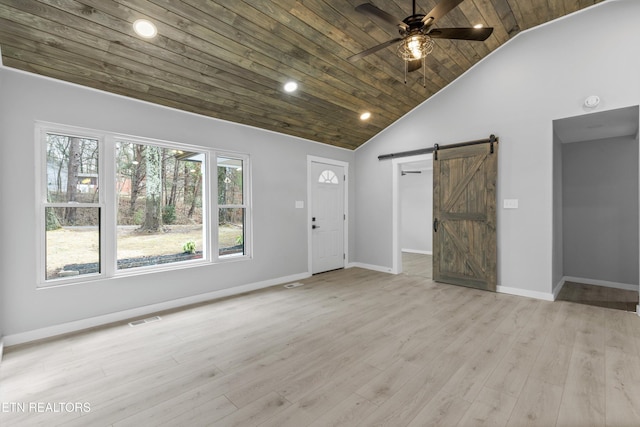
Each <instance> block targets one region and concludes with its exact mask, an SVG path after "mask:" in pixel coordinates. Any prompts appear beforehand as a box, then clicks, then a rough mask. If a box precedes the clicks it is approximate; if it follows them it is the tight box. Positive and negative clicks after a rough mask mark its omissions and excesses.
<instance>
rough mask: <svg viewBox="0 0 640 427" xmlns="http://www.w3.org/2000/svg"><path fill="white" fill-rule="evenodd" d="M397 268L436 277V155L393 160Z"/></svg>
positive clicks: (394, 235)
mask: <svg viewBox="0 0 640 427" xmlns="http://www.w3.org/2000/svg"><path fill="white" fill-rule="evenodd" d="M392 169H393V193H394V194H393V199H394V203H393V242H394V244H393V246H394V249H393V251H394V257H393V269H392V271H393V272H394V273H395V274H400V273H403V274H407V275H412V276H420V277H423V278H427V279H432V278H433V275H432V271H433V262H432V255H433V234H432V230H431V223H432V216H433V155H432V154H426V155H420V156H412V157H405V158H401V159H394V160H393V161H392Z"/></svg>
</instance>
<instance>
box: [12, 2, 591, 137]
mask: <svg viewBox="0 0 640 427" xmlns="http://www.w3.org/2000/svg"><path fill="white" fill-rule="evenodd" d="M365 1H366V0H298V1H295V0H181V1H178V0H114V1H109V0H40V1H36V0H0V48H1V49H2V60H3V64H4V65H5V66H8V67H13V68H17V69H21V70H26V71H30V72H33V73H37V74H42V75H45V76H50V77H54V78H57V79H60V80H65V81H69V82H74V83H78V84H80V85H85V86H90V87H93V88H97V89H102V90H105V91H108V92H112V93H117V94H121V95H126V96H129V97H132V98H137V99H142V100H146V101H150V102H153V103H157V104H162V105H167V106H170V107H175V108H178V109H181V110H186V111H191V112H194V113H199V114H203V115H206V116H211V117H217V118H220V119H224V120H229V121H232V122H236V123H243V124H247V125H251V126H256V127H259V128H263V129H269V130H272V131H276V132H281V133H285V134H289V135H294V136H298V137H302V138H307V139H310V140H313V141H318V142H322V143H326V144H331V145H335V146H339V147H344V148H348V149H355V148H356V147H358V146H360V145H361V144H363V143H364V142H366V141H367V140H368V139H370V138H371V137H373V136H374V135H375V134H377V133H378V132H380V131H381V130H382V129H384V128H385V127H387V126H389V125H390V124H391V123H392V122H394V121H395V120H397V119H398V118H400V117H401V116H402V115H403V114H405V113H407V112H408V111H410V110H411V109H413V108H414V107H416V106H417V105H418V104H420V103H421V102H423V101H424V100H426V99H427V98H429V97H430V96H431V95H433V94H434V93H436V92H437V91H439V90H440V89H442V88H443V87H444V86H446V85H447V84H449V83H451V82H452V81H453V80H455V79H456V78H457V77H458V76H460V75H461V74H462V73H463V72H464V71H465V70H467V69H468V68H469V67H471V66H472V65H473V64H475V63H476V62H478V61H479V60H480V59H481V58H483V57H484V56H486V55H487V54H488V53H489V52H491V51H492V50H494V49H496V48H497V47H498V46H500V45H501V44H503V43H505V42H506V41H507V40H509V39H510V38H511V37H513V36H515V35H516V34H518V33H519V32H520V31H523V30H526V29H528V28H531V27H534V26H536V25H539V24H541V23H544V22H547V21H550V20H552V19H555V18H558V17H561V16H563V15H566V14H568V13H571V12H574V11H577V10H580V9H582V8H585V7H588V6H591V5H593V4H594V3H598V2H599V1H601V0H465V1H464V2H462V3H461V4H460V5H459V6H458V7H457V8H455V9H454V10H452V11H451V12H450V13H449V14H447V15H446V16H445V17H443V18H442V19H441V20H439V21H438V22H437V24H436V27H470V26H473V25H475V24H483V25H484V26H489V27H494V28H495V30H494V32H493V34H492V35H491V37H489V38H488V39H487V40H486V41H485V42H467V41H449V40H442V39H438V40H436V41H435V45H436V46H435V48H434V51H433V53H432V54H431V55H429V57H428V58H427V60H426V64H427V67H426V77H427V79H426V80H427V81H426V88H425V87H423V86H422V73H421V72H419V71H418V72H414V73H410V74H409V80H408V82H407V84H405V83H404V68H403V67H404V66H403V62H402V61H401V60H400V59H399V58H398V56H397V54H396V49H395V46H393V47H390V48H386V49H384V50H382V51H380V52H378V53H377V54H374V55H370V56H368V57H366V58H365V59H363V60H360V61H358V62H356V63H351V62H348V61H347V60H346V58H348V57H349V56H351V55H353V54H354V53H358V52H360V51H362V50H365V49H367V48H370V47H372V46H374V45H376V44H379V43H382V42H384V41H387V40H389V39H391V38H395V37H397V36H398V33H397V29H396V28H394V27H393V26H391V25H384V24H379V23H378V22H373V21H372V20H371V19H369V18H368V17H367V16H366V15H363V14H361V13H358V12H356V11H355V10H354V7H355V6H357V5H359V4H361V3H364V2H365ZM370 2H371V3H373V4H374V5H376V6H377V7H379V8H380V9H383V10H385V11H387V12H389V13H390V14H392V15H394V16H395V17H397V18H399V19H403V18H405V17H406V16H408V15H410V14H411V0H370ZM436 3H437V1H436V0H418V2H417V7H418V12H422V13H426V12H428V11H429V10H431V8H432V7H434V6H435V5H436ZM139 18H147V19H150V20H151V21H153V22H154V23H155V24H156V26H157V28H158V32H159V34H158V36H157V37H155V38H153V39H151V40H147V39H143V38H141V37H139V36H137V35H136V34H135V33H134V32H133V29H132V23H133V22H134V21H135V20H136V19H139ZM288 80H294V81H297V82H298V83H299V90H298V91H297V92H295V93H293V94H288V93H285V92H284V91H283V90H282V86H283V84H284V83H285V82H286V81H288ZM364 111H370V112H371V113H372V117H371V119H370V120H368V121H366V122H363V121H360V119H359V116H360V114H361V113H362V112H364Z"/></svg>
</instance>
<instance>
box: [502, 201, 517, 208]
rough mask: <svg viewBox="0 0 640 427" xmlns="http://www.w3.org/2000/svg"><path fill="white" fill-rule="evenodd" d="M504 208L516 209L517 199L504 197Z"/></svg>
mask: <svg viewBox="0 0 640 427" xmlns="http://www.w3.org/2000/svg"><path fill="white" fill-rule="evenodd" d="M504 208H505V209H518V199H504Z"/></svg>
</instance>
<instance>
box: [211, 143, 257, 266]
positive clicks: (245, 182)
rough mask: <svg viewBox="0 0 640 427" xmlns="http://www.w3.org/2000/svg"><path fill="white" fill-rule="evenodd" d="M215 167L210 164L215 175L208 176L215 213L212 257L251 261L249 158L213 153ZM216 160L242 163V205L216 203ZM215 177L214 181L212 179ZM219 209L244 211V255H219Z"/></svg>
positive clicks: (226, 153)
mask: <svg viewBox="0 0 640 427" xmlns="http://www.w3.org/2000/svg"><path fill="white" fill-rule="evenodd" d="M214 154H215V157H214V159H215V165H214V164H213V163H214V162H210V165H211V167H212V168H214V167H215V174H212V175H209V176H211V177H212V180H211V181H212V187H213V194H214V197H212V198H211V200H212V202H214V206H213V207H212V212H215V213H216V214H215V227H214V229H215V230H216V233H217V234H216V238H215V239H214V245H215V247H214V248H213V251H212V252H213V256H214V259H215V262H232V261H240V260H246V259H252V254H253V250H252V247H253V233H252V227H251V224H252V223H253V221H252V219H253V218H252V209H251V200H252V199H251V166H250V156H249V155H248V154H243V153H233V152H230V151H222V150H216V151H215V153H214ZM218 158H226V159H235V160H241V161H242V202H243V203H242V204H240V205H238V204H220V203H219V202H218V179H217V177H218ZM213 177H215V179H213ZM220 209H244V224H243V230H242V233H243V244H244V253H242V254H228V255H220V245H219V238H218V237H217V236H218V235H219V231H218V230H219V229H220V216H219V214H218V212H219V210H220Z"/></svg>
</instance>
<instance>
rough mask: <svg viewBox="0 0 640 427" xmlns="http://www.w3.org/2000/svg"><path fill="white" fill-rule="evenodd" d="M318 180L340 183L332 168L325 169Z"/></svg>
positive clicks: (323, 182)
mask: <svg viewBox="0 0 640 427" xmlns="http://www.w3.org/2000/svg"><path fill="white" fill-rule="evenodd" d="M318 182H320V183H322V184H339V181H338V176H337V175H336V174H335V172H334V171H332V170H329V169H327V170H324V171H322V173H321V174H320V177H319V178H318Z"/></svg>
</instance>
